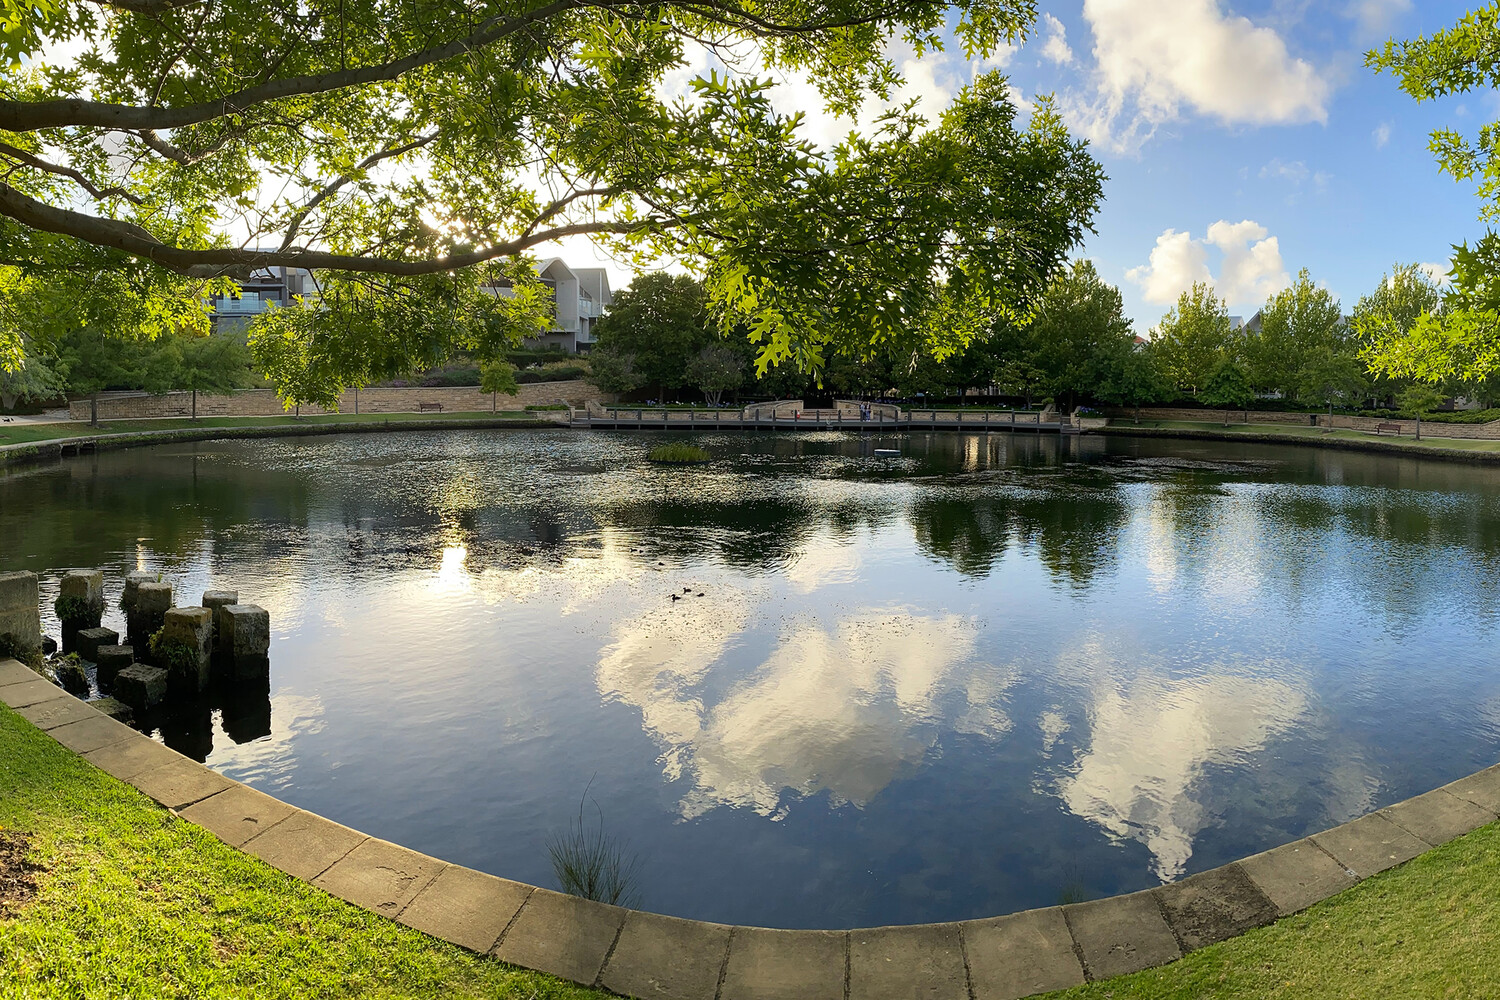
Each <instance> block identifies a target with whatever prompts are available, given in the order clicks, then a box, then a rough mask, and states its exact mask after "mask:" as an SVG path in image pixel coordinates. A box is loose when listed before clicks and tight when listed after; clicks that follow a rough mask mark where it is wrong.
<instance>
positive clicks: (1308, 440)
mask: <svg viewBox="0 0 1500 1000" xmlns="http://www.w3.org/2000/svg"><path fill="white" fill-rule="evenodd" d="M1086 433H1091V434H1100V435H1103V436H1106V437H1142V438H1167V439H1176V440H1184V441H1243V442H1247V443H1249V444H1281V445H1291V446H1297V447H1304V448H1324V449H1329V450H1332V451H1358V452H1366V453H1374V454H1382V455H1408V456H1413V457H1416V458H1436V459H1439V460H1442V461H1446V462H1467V463H1469V464H1471V465H1495V464H1500V451H1481V450H1479V449H1477V448H1475V449H1468V448H1444V447H1441V446H1436V447H1427V446H1426V445H1414V444H1400V443H1397V442H1396V441H1393V440H1390V439H1379V438H1370V439H1369V440H1361V439H1359V438H1337V437H1321V438H1320V437H1311V436H1305V435H1300V434H1277V433H1275V432H1273V431H1233V432H1228V433H1216V432H1214V431H1211V430H1202V429H1198V428H1191V427H1134V426H1130V425H1126V424H1120V425H1115V424H1111V425H1109V426H1108V427H1102V428H1099V429H1097V430H1093V431H1088V432H1086ZM1425 440H1434V439H1433V438H1426V439H1425ZM1449 440H1456V439H1452V438H1450V439H1449Z"/></svg>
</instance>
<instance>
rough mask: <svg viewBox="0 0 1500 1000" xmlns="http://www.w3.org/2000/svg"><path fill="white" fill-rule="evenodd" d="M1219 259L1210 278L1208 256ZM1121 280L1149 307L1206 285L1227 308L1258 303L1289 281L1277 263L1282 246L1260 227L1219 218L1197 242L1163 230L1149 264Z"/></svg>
mask: <svg viewBox="0 0 1500 1000" xmlns="http://www.w3.org/2000/svg"><path fill="white" fill-rule="evenodd" d="M1211 256H1216V257H1217V258H1218V264H1219V272H1218V275H1217V276H1215V275H1214V273H1213V269H1212V268H1211V267H1210V263H1209V261H1210V257H1211ZM1125 277H1126V278H1127V279H1129V280H1130V281H1133V282H1135V283H1136V284H1137V285H1139V286H1140V288H1141V294H1142V296H1143V297H1144V298H1145V300H1146V301H1147V302H1149V303H1151V304H1153V305H1161V306H1166V305H1172V304H1173V303H1175V302H1176V301H1177V297H1178V296H1179V295H1181V294H1182V293H1183V292H1185V291H1187V290H1188V289H1189V288H1191V287H1192V286H1193V284H1194V283H1195V282H1200V281H1204V282H1208V283H1209V284H1211V285H1213V286H1214V289H1215V291H1216V292H1217V293H1218V295H1219V297H1220V298H1222V299H1225V300H1227V301H1228V302H1229V303H1230V304H1231V305H1243V304H1253V303H1259V302H1263V301H1264V300H1265V299H1267V298H1269V297H1270V296H1272V295H1274V294H1276V293H1277V292H1279V291H1281V290H1282V289H1283V288H1285V287H1286V286H1287V285H1288V284H1289V283H1290V280H1291V279H1290V276H1289V275H1288V274H1287V270H1286V265H1285V264H1284V263H1282V259H1281V244H1280V242H1279V241H1278V240H1277V238H1276V237H1274V236H1272V235H1270V233H1269V232H1268V231H1267V229H1266V227H1265V226H1262V225H1261V224H1260V223H1258V222H1252V221H1250V220H1249V219H1246V220H1244V221H1242V222H1229V221H1227V220H1224V219H1220V220H1219V221H1218V222H1215V223H1214V224H1213V225H1211V226H1209V227H1208V232H1207V233H1206V234H1204V237H1203V238H1202V239H1194V238H1193V235H1192V233H1190V232H1178V231H1177V230H1175V229H1168V230H1167V231H1166V232H1164V233H1162V234H1161V235H1160V236H1158V237H1157V238H1156V246H1155V247H1153V248H1152V250H1151V258H1150V260H1149V262H1148V263H1146V264H1144V265H1142V266H1140V267H1134V268H1131V269H1130V270H1129V271H1127V272H1125Z"/></svg>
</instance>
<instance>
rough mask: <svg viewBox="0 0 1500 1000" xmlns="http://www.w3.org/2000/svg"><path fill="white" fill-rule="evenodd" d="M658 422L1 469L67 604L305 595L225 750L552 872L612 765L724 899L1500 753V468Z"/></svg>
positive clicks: (1460, 768) (1056, 881)
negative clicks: (99, 586) (682, 432)
mask: <svg viewBox="0 0 1500 1000" xmlns="http://www.w3.org/2000/svg"><path fill="white" fill-rule="evenodd" d="M658 440H659V438H657V437H654V436H651V435H641V434H611V433H599V432H594V433H587V434H580V433H569V432H562V431H558V432H550V431H538V432H518V431H494V432H485V431H476V432H431V433H428V432H422V433H407V434H399V435H350V436H341V437H328V438H310V439H280V440H267V441H235V442H208V443H198V444H185V445H165V446H160V447H154V448H148V449H140V450H133V451H124V452H114V453H107V454H103V455H98V456H85V457H81V458H78V459H75V460H68V461H65V462H62V463H60V464H56V465H49V466H43V467H38V468H32V469H24V470H19V471H16V472H12V473H10V474H9V475H5V476H0V568H5V569H13V568H24V569H33V570H36V571H37V572H39V573H40V574H42V577H43V594H44V599H45V602H46V604H47V605H48V606H49V607H50V603H51V600H52V598H53V597H55V595H56V592H57V589H56V588H57V581H58V579H59V577H60V576H61V574H62V572H64V571H65V570H66V569H67V568H69V567H82V566H100V567H103V568H105V569H106V570H107V571H108V573H109V588H110V589H109V597H110V599H111V611H110V615H109V618H108V619H107V623H109V624H116V625H118V624H120V621H119V615H118V613H117V612H115V611H114V610H113V600H114V598H115V597H117V596H118V590H119V587H120V583H121V577H122V575H123V573H124V572H125V571H126V570H130V569H136V568H142V569H151V570H159V571H161V572H162V573H164V574H165V576H166V577H167V578H168V579H170V580H172V581H173V582H175V583H176V584H177V586H178V592H179V594H180V595H183V596H186V597H188V598H190V599H191V600H196V596H197V595H198V594H200V593H201V592H202V591H204V590H207V589H211V588H215V589H216V588H228V589H235V590H238V591H239V592H240V594H241V596H242V599H243V600H246V601H253V602H255V603H258V604H261V605H263V606H265V607H266V608H268V609H269V610H270V612H271V615H272V626H273V636H274V638H273V647H272V678H271V686H270V691H269V693H268V694H267V693H266V692H264V691H262V692H249V693H246V692H234V693H228V694H216V695H215V696H214V697H213V698H210V699H207V700H205V702H204V703H203V704H201V705H195V706H192V707H191V708H190V709H188V710H184V711H181V712H177V713H175V714H173V715H171V716H168V717H164V718H160V719H152V720H148V722H147V725H148V727H149V728H151V729H152V730H153V731H155V732H158V733H159V734H160V735H161V737H162V738H164V739H165V740H166V741H167V742H168V743H170V744H171V745H173V746H176V747H178V748H179V749H182V750H183V751H184V752H187V753H191V754H193V755H195V756H198V757H199V758H206V760H207V761H208V763H209V764H210V765H211V766H213V767H215V768H217V769H218V770H220V771H222V772H224V773H225V774H228V775H230V776H232V777H235V778H238V779H240V780H243V781H246V782H248V783H249V784H251V785H254V786H256V787H259V788H262V789H264V790H265V791H267V792H270V793H272V794H275V795H277V796H280V797H282V798H284V799H286V800H288V801H291V802H293V803H295V804H297V805H299V806H303V807H306V808H308V809H312V810H314V811H316V812H319V813H322V814H324V815H327V816H329V817H331V818H333V819H335V820H338V821H339V822H342V823H346V824H348V825H350V826H353V827H356V828H358V829H361V830H364V831H367V832H368V833H370V834H373V835H375V836H378V837H383V838H386V839H389V840H394V841H397V842H400V843H402V844H406V845H408V846H410V847H413V848H415V849H417V850H420V851H424V852H426V853H430V854H434V855H437V856H439V857H442V858H444V859H447V860H449V861H453V862H456V863H459V864H464V865H469V866H471V867H475V868H479V869H483V870H485V871H489V872H493V873H495V874H498V875H504V876H507V877H510V878H515V879H520V880H523V881H528V882H534V883H537V884H541V885H555V882H554V880H553V876H552V872H551V869H550V866H549V862H548V857H547V850H546V844H547V840H548V837H549V836H550V835H553V834H555V833H558V832H560V831H561V830H563V829H564V828H565V827H566V825H567V824H568V822H569V820H570V818H573V817H576V815H577V813H578V807H579V802H580V797H581V796H582V795H583V794H584V790H585V788H588V789H589V791H588V795H589V797H590V803H589V807H588V810H589V811H588V814H589V815H590V816H593V817H594V818H596V819H597V818H598V817H601V816H602V817H603V820H604V822H605V824H606V827H607V829H608V831H609V832H610V833H611V834H613V835H615V836H617V837H618V838H620V839H621V840H622V841H624V842H626V843H628V844H629V845H630V846H631V847H632V848H633V849H634V850H635V851H637V852H639V854H640V856H641V861H642V866H641V879H640V885H639V889H640V897H641V904H642V905H643V906H644V907H646V908H648V909H652V910H657V911H660V912H666V913H672V914H676V915H680V916H685V917H695V918H701V919H708V920H716V921H724V922H732V923H745V924H761V925H770V926H781V927H852V926H863V925H874V924H887V923H910V922H919V921H935V920H953V919H961V918H968V917H979V916H987V915H993V914H997V913H1003V912H1008V911H1011V910H1016V909H1022V908H1026V907H1032V906H1045V905H1050V904H1053V903H1056V902H1059V901H1060V900H1068V899H1078V898H1088V897H1094V896H1102V895H1107V894H1111V893H1116V892H1124V891H1130V890H1134V889H1140V888H1145V887H1148V886H1151V885H1155V884H1158V883H1159V882H1161V881H1165V880H1173V879H1179V878H1182V877H1183V876H1185V875H1187V874H1191V873H1192V872H1195V871H1200V870H1203V869H1207V868H1211V867H1214V866H1216V865H1220V864H1223V863H1225V862H1227V861H1230V860H1233V859H1235V858H1238V857H1242V856H1244V855H1246V854H1250V853H1253V852H1255V851H1258V850H1262V849H1265V848H1268V847H1271V846H1274V845H1276V844H1280V843H1284V842H1286V841H1288V840H1292V839H1294V838H1296V837H1299V836H1302V835H1304V834H1307V833H1310V832H1314V831H1316V830H1319V829H1322V828H1324V827H1327V826H1330V825H1333V824H1336V823H1339V822H1342V821H1344V820H1347V819H1350V818H1352V817H1354V816H1357V815H1360V814H1362V813H1364V812H1366V811H1368V810H1370V809H1372V808H1377V807H1379V806H1381V805H1384V804H1387V803H1389V802H1392V801H1395V800H1399V799H1402V798H1405V797H1407V796H1410V795H1413V794H1416V793H1418V792H1421V791H1424V790H1426V789H1428V788H1431V787H1434V786H1436V785H1438V784H1441V783H1443V782H1446V781H1449V780H1452V779H1454V778H1457V777H1459V776H1461V775H1464V774H1467V773H1469V772H1471V771H1473V770H1476V769H1478V768H1480V767H1483V766H1487V765H1489V764H1491V763H1494V762H1495V760H1496V759H1497V753H1500V671H1497V669H1496V657H1495V653H1494V650H1495V648H1496V630H1497V625H1496V591H1497V587H1500V572H1497V570H1500V488H1497V486H1500V482H1497V472H1496V471H1493V470H1490V469H1485V468H1470V467H1465V466H1460V465H1450V464H1443V463H1427V464H1422V463H1418V462H1414V461H1411V460H1409V459H1406V458H1402V457H1398V456H1384V455H1361V454H1352V453H1336V452H1320V451H1316V450H1309V449H1295V448H1280V447H1274V446H1265V445H1233V444H1209V443H1189V442H1159V441H1145V440H1141V441H1129V440H1121V439H1100V438H1083V439H1076V440H1066V441H1056V440H1052V439H1043V440H1038V439H1036V438H1027V437H1024V436H1016V437H1012V436H1009V435H1002V434H996V435H992V436H982V435H979V436H959V435H932V436H923V435H911V436H902V437H894V436H888V437H885V438H880V439H877V438H875V437H873V436H872V437H865V438H861V437H858V436H855V435H842V434H834V433H828V434H804V435H795V436H794V435H778V434H762V435H711V434H703V435H696V436H695V437H694V440H695V441H696V442H697V443H699V444H702V445H704V446H706V447H708V448H709V449H710V450H711V451H713V452H714V453H715V454H716V455H718V456H719V460H718V461H716V462H715V463H714V464H712V465H710V466H707V467H703V468H693V469H664V468H659V467H654V466H651V465H649V464H647V463H646V462H645V460H644V455H645V452H646V450H647V449H648V447H649V446H650V445H651V444H653V443H655V442H656V441H658ZM876 446H881V447H892V446H895V447H900V448H901V449H902V451H903V456H902V457H901V458H899V459H894V460H892V459H881V458H876V457H875V456H874V448H875V447H876ZM674 598H676V599H675V600H674ZM51 624H52V625H53V626H54V628H53V631H54V634H55V622H53V623H51Z"/></svg>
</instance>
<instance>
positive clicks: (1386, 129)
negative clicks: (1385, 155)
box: [1370, 122, 1391, 149]
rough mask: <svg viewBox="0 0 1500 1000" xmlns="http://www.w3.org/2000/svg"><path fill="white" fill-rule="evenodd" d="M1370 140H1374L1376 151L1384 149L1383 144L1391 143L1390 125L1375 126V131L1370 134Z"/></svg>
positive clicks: (1388, 123)
mask: <svg viewBox="0 0 1500 1000" xmlns="http://www.w3.org/2000/svg"><path fill="white" fill-rule="evenodd" d="M1370 138H1372V139H1374V140H1375V148H1376V149H1384V148H1385V144H1386V143H1388V142H1390V141H1391V123H1390V122H1381V123H1380V124H1379V125H1377V126H1375V131H1373V132H1371V133H1370Z"/></svg>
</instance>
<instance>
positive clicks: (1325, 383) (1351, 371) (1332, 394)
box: [1295, 346, 1370, 426]
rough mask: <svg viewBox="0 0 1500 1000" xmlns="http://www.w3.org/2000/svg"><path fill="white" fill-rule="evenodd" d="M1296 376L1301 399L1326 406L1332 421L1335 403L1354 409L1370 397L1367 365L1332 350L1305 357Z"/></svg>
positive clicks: (1346, 354) (1341, 352)
mask: <svg viewBox="0 0 1500 1000" xmlns="http://www.w3.org/2000/svg"><path fill="white" fill-rule="evenodd" d="M1295 375H1296V379H1297V395H1298V397H1299V398H1301V399H1305V400H1314V401H1317V402H1320V403H1323V404H1324V405H1326V406H1327V407H1328V415H1329V416H1330V417H1332V416H1333V404H1334V402H1335V401H1339V402H1342V403H1343V404H1344V405H1345V406H1349V407H1353V406H1356V405H1357V404H1358V403H1359V402H1360V401H1361V400H1363V399H1364V398H1365V397H1366V396H1368V395H1369V393H1370V379H1369V377H1368V373H1367V372H1366V370H1365V366H1364V363H1363V362H1362V361H1360V359H1359V358H1358V357H1356V356H1354V355H1353V354H1352V353H1350V352H1349V351H1347V350H1339V349H1337V348H1334V347H1331V346H1329V347H1319V348H1317V349H1315V350H1314V351H1313V352H1312V353H1311V354H1310V355H1308V356H1306V357H1305V358H1304V359H1303V362H1302V368H1301V370H1300V371H1298V372H1296V373H1295ZM1330 426H1331V425H1330Z"/></svg>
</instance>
